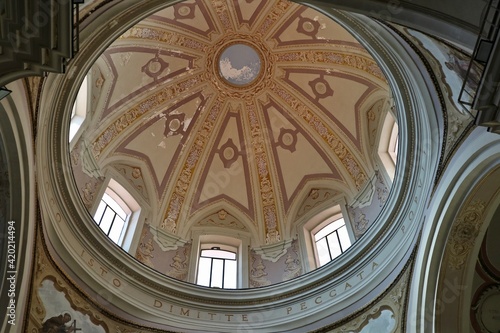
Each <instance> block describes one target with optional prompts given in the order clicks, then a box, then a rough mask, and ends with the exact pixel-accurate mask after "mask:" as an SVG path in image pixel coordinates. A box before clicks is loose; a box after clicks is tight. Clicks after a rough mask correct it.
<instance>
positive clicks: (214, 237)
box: [188, 227, 250, 289]
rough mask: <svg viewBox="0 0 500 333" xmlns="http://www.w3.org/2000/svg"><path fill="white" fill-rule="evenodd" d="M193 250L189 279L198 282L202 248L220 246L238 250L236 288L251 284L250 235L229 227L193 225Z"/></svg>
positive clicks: (225, 248) (246, 286) (224, 248)
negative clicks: (249, 265)
mask: <svg viewBox="0 0 500 333" xmlns="http://www.w3.org/2000/svg"><path fill="white" fill-rule="evenodd" d="M191 237H192V244H193V245H192V250H191V257H190V260H189V270H188V281H189V282H191V283H194V284H197V277H198V270H199V258H200V253H201V250H203V249H207V248H211V247H214V246H217V247H220V248H221V249H223V250H228V251H234V249H236V250H237V252H236V262H237V263H236V267H237V277H236V289H241V288H248V286H249V273H248V272H249V268H248V262H249V254H248V252H249V251H248V249H249V247H250V235H249V234H247V233H245V232H241V231H239V232H238V231H233V230H229V229H224V228H219V227H213V228H209V229H207V228H200V227H192V229H191Z"/></svg>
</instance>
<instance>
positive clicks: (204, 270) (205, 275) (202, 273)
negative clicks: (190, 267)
mask: <svg viewBox="0 0 500 333" xmlns="http://www.w3.org/2000/svg"><path fill="white" fill-rule="evenodd" d="M211 262H212V259H209V258H200V261H199V264H198V279H196V281H197V283H198V284H199V285H200V286H205V287H210V266H211Z"/></svg>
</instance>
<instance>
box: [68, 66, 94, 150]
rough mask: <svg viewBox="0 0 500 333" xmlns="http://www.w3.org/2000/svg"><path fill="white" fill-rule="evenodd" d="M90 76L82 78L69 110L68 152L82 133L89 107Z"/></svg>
mask: <svg viewBox="0 0 500 333" xmlns="http://www.w3.org/2000/svg"><path fill="white" fill-rule="evenodd" d="M90 75H91V74H90V72H89V73H88V74H87V75H85V77H84V78H83V81H82V84H81V85H80V88H79V89H78V93H77V95H76V98H75V102H74V103H73V107H72V109H71V118H70V124H69V130H68V142H69V144H70V150H71V149H73V146H74V145H75V143H76V142H77V141H78V139H79V137H80V135H81V133H82V131H83V123H84V122H85V120H86V119H87V111H88V106H89V105H90V103H89V99H90V94H89V92H90V90H91V87H90V82H91V78H90Z"/></svg>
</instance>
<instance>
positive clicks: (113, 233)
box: [108, 216, 125, 244]
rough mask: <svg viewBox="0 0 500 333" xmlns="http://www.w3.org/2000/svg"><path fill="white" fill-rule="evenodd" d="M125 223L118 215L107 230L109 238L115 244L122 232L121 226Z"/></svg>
mask: <svg viewBox="0 0 500 333" xmlns="http://www.w3.org/2000/svg"><path fill="white" fill-rule="evenodd" d="M124 225H125V221H123V220H122V219H120V217H118V216H117V217H116V218H115V222H114V223H113V226H112V227H111V230H110V231H109V235H108V236H109V238H111V240H112V241H113V242H115V243H116V244H118V241H119V240H120V235H121V234H122V230H123V226H124Z"/></svg>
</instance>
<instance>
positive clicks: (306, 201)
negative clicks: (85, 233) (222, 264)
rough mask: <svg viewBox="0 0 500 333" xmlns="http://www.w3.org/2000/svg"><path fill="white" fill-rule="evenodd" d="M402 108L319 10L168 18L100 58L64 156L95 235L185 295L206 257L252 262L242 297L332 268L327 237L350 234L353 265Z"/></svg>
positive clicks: (226, 4)
mask: <svg viewBox="0 0 500 333" xmlns="http://www.w3.org/2000/svg"><path fill="white" fill-rule="evenodd" d="M391 106H392V103H391V93H390V91H389V86H388V82H387V80H386V78H385V76H384V75H383V73H382V71H381V69H380V68H379V66H378V65H377V63H376V61H375V60H374V59H373V58H372V57H371V55H370V54H369V52H368V51H367V50H366V49H365V48H364V47H363V46H362V45H361V44H360V43H359V42H358V41H357V40H356V39H355V38H354V37H353V36H352V35H351V34H350V33H349V32H348V31H347V30H345V29H344V28H343V27H342V26H341V25H339V24H338V23H336V22H335V21H333V20H332V19H331V18H329V17H327V16H325V15H323V14H321V13H320V12H318V11H316V10H314V9H312V8H309V7H305V6H302V5H299V4H294V3H292V2H288V1H270V0H255V1H251V0H247V1H236V0H234V1H232V0H213V1H201V0H199V1H186V2H180V3H178V4H176V5H174V6H170V7H167V8H165V9H163V10H161V11H159V12H156V13H154V14H153V15H150V16H149V17H147V18H145V19H143V20H141V21H140V22H138V23H137V24H135V25H134V26H132V27H131V28H130V29H128V30H127V31H126V32H125V33H124V34H123V35H121V36H120V37H119V38H118V39H116V40H115V41H114V42H113V43H111V44H110V45H109V46H108V47H107V48H106V49H105V51H104V52H103V53H102V54H101V55H100V56H99V57H98V58H97V59H96V61H95V63H94V64H93V65H92V67H91V69H90V71H89V72H88V74H87V76H86V79H85V80H84V82H83V84H82V87H81V88H80V92H79V94H78V97H77V99H76V102H75V107H74V108H73V116H72V120H71V128H70V140H69V144H70V153H71V163H72V167H73V173H74V178H75V183H76V186H77V188H78V191H79V193H80V196H81V198H82V201H83V202H84V204H85V206H86V207H87V209H88V211H89V214H90V215H92V216H93V217H94V220H95V221H96V225H95V226H89V228H99V227H101V229H102V230H103V232H105V233H106V234H107V235H108V236H109V237H110V238H111V240H112V241H114V242H115V243H117V244H118V245H119V246H121V247H122V248H123V249H124V250H125V251H127V252H128V253H129V254H130V255H132V256H134V257H135V258H136V259H137V260H140V261H141V262H143V263H144V264H145V265H147V266H149V267H151V268H153V269H155V270H157V271H159V272H161V273H163V274H166V275H167V276H171V277H173V278H176V279H179V280H183V281H187V282H192V283H195V282H196V279H197V276H196V271H197V269H198V271H199V270H200V268H197V267H199V266H198V265H197V263H196V258H197V257H198V256H199V254H200V251H203V250H204V249H208V250H214V249H215V250H217V249H218V248H220V247H222V248H224V247H225V246H227V247H228V248H229V249H236V250H235V251H233V252H235V253H236V255H237V257H238V258H239V259H241V260H242V261H243V264H239V265H240V266H241V267H242V268H241V269H240V271H241V270H242V271H243V272H244V273H243V274H242V275H240V277H239V278H238V279H239V280H238V282H237V285H236V286H234V287H238V288H240V287H241V288H247V287H260V286H264V285H269V284H274V283H278V282H282V281H285V280H288V279H291V278H293V277H296V276H299V275H301V274H304V273H306V272H308V271H310V270H312V269H315V268H317V267H319V266H321V265H322V264H323V263H319V262H318V260H319V261H321V258H320V257H321V256H322V255H321V254H320V253H318V250H317V249H316V248H315V245H314V243H315V240H314V237H313V238H311V237H312V236H314V234H316V233H319V230H320V229H322V227H324V226H325V225H327V224H328V223H327V222H328V221H330V222H331V221H338V220H339V219H341V220H342V221H343V222H342V223H343V224H342V225H341V226H343V227H342V228H343V229H342V232H343V233H344V234H345V237H347V239H348V240H349V242H348V244H344V243H342V241H341V242H340V243H339V244H337V245H336V246H338V245H340V252H343V251H346V250H347V248H348V247H349V245H350V244H351V243H353V244H354V243H355V241H356V240H357V239H359V238H360V237H361V236H362V235H363V234H364V233H365V232H366V230H367V229H368V228H369V227H370V225H371V224H372V223H373V222H374V221H375V220H376V218H377V216H378V213H379V212H380V211H381V209H382V208H383V206H384V203H385V201H386V200H387V197H388V194H389V191H390V186H391V183H392V177H393V176H394V165H395V158H394V156H393V155H394V153H395V152H396V150H397V142H395V139H394V127H395V126H394V124H395V121H394V118H393V117H392V116H391V114H392V110H391ZM388 119H389V120H388ZM391 147H392V151H391ZM391 156H392V159H391ZM106 198H108V199H106ZM103 202H105V203H104V204H103ZM106 209H108V210H106ZM111 211H113V212H114V213H111ZM110 214H111V215H112V216H113V218H114V220H113V221H111V222H106V219H107V218H108V217H109V216H111V215H110ZM113 214H114V215H113ZM108 215H109V216H108ZM101 221H102V222H101ZM99 223H102V224H99ZM105 224H107V225H105ZM339 225H340V224H339ZM115 229H116V230H115ZM336 230H337V234H336V235H338V236H339V238H340V236H341V235H340V229H336ZM311 235H312V236H311ZM316 241H317V239H316ZM330 247H331V244H330Z"/></svg>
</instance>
